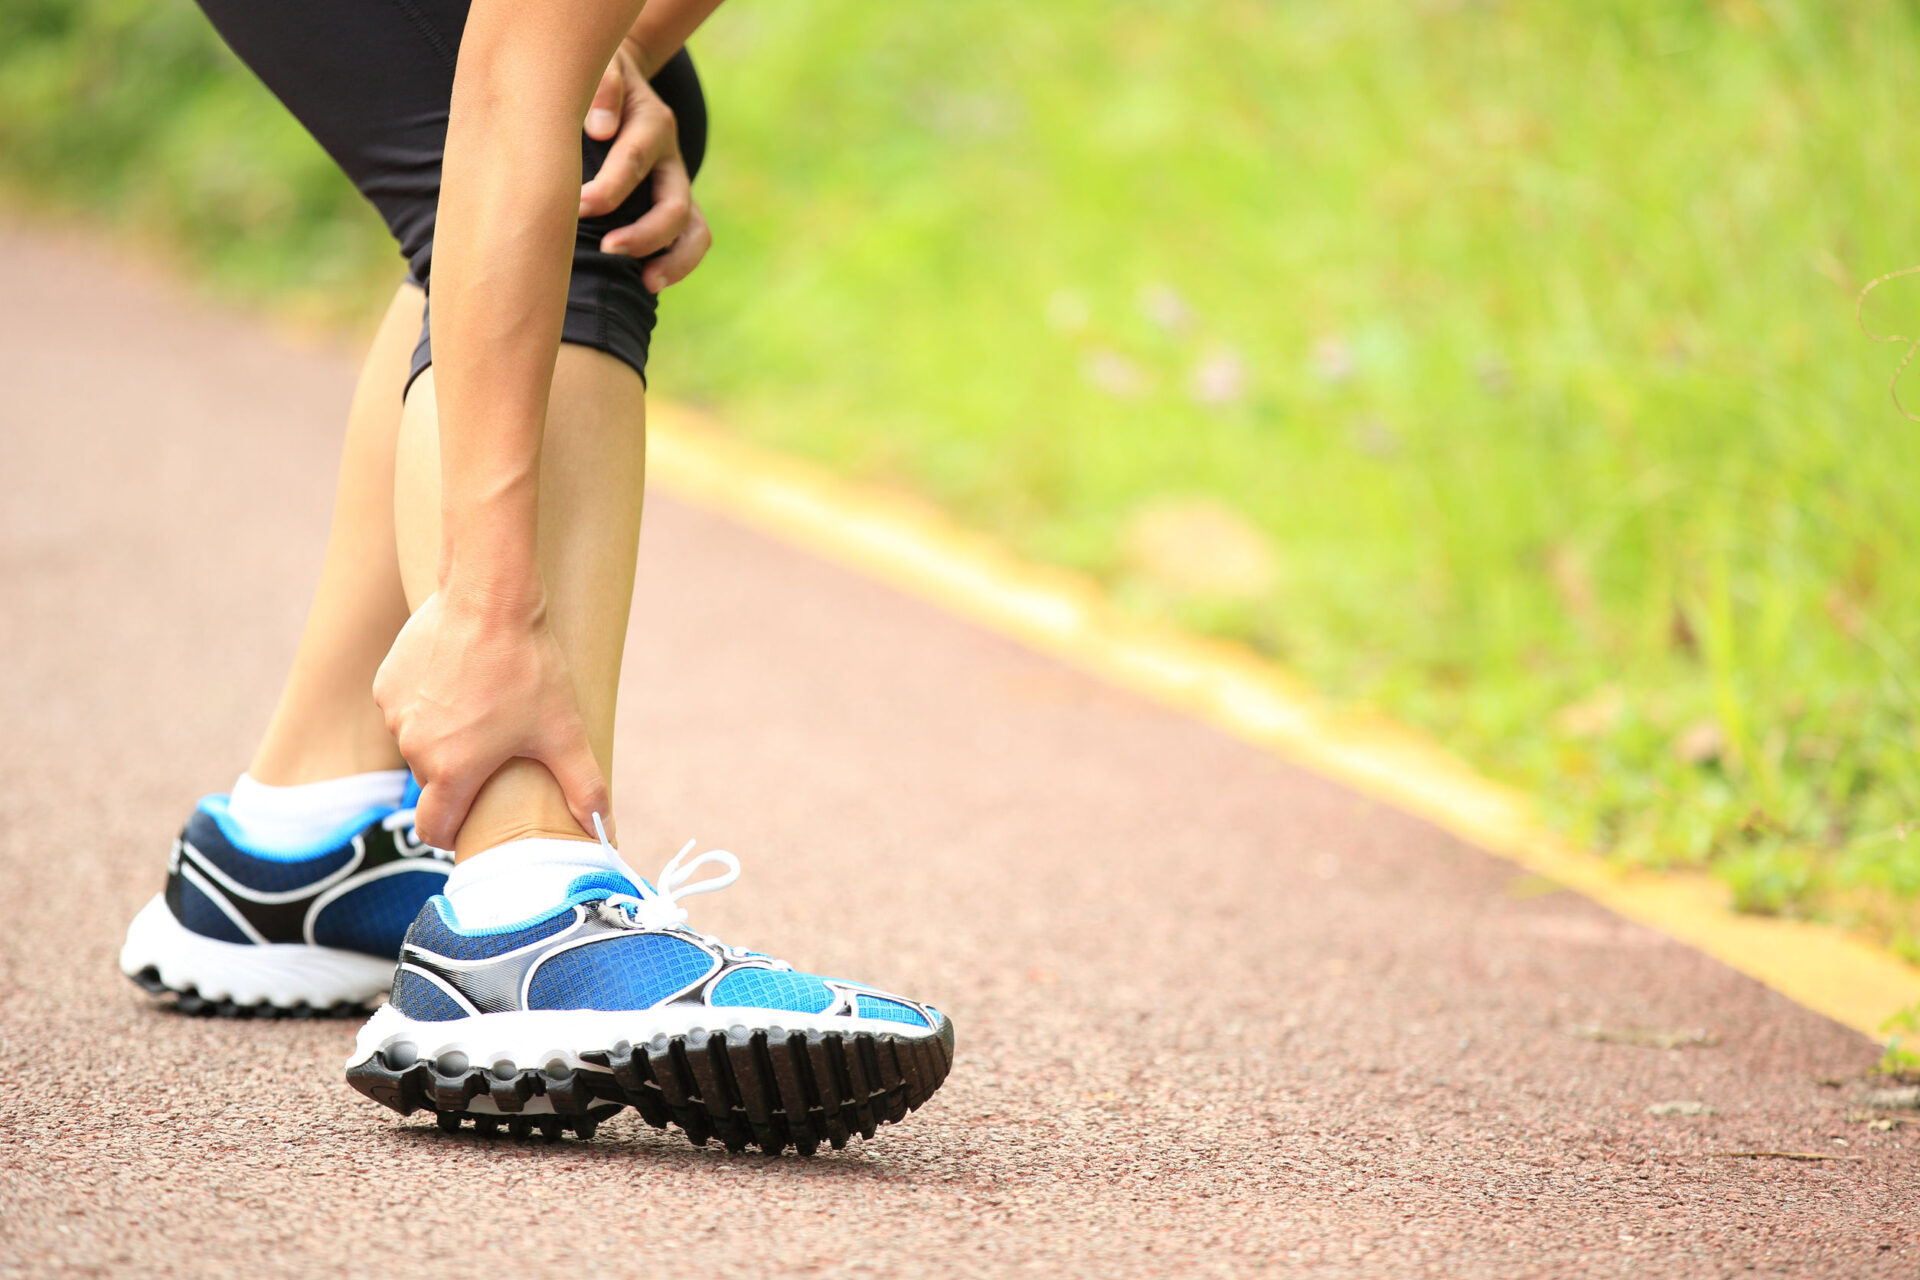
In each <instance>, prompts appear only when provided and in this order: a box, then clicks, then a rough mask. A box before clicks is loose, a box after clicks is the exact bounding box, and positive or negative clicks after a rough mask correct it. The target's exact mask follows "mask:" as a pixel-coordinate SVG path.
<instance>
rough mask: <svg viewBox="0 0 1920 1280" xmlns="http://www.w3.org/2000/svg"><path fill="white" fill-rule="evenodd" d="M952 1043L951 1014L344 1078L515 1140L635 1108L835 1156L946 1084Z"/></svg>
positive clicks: (406, 1054)
mask: <svg viewBox="0 0 1920 1280" xmlns="http://www.w3.org/2000/svg"><path fill="white" fill-rule="evenodd" d="M386 1012H387V1011H386V1010H383V1011H382V1014H383V1015H385V1014H386ZM426 1025H428V1026H431V1025H433V1024H426ZM953 1045H954V1035H953V1022H952V1020H951V1019H948V1018H945V1017H942V1018H941V1020H940V1026H939V1028H938V1029H937V1030H936V1031H934V1032H932V1033H930V1034H925V1035H918V1036H909V1035H901V1034H898V1033H895V1032H890V1031H876V1030H867V1029H852V1030H838V1031H822V1030H794V1031H789V1030H783V1029H781V1028H779V1027H771V1028H767V1029H764V1030H749V1029H747V1028H746V1027H743V1026H736V1027H734V1028H733V1029H732V1030H730V1031H708V1030H704V1029H697V1028H696V1029H694V1030H690V1031H686V1032H682V1033H679V1034H673V1035H668V1034H664V1033H663V1034H660V1035H656V1036H654V1037H653V1038H652V1039H651V1040H649V1041H647V1042H646V1043H644V1044H639V1045H635V1044H632V1043H630V1042H628V1041H624V1040H623V1041H619V1042H617V1043H616V1044H615V1045H614V1046H613V1047H612V1048H610V1049H603V1050H588V1051H585V1052H582V1053H579V1054H578V1055H577V1060H578V1062H579V1064H580V1065H579V1067H577V1068H576V1067H572V1066H569V1065H568V1064H567V1063H566V1062H565V1061H563V1060H560V1059H558V1058H556V1059H555V1060H552V1061H549V1062H548V1064H547V1065H546V1066H545V1067H539V1068H519V1069H504V1070H503V1069H501V1067H507V1066H509V1065H510V1064H501V1067H496V1068H493V1069H489V1068H485V1067H480V1066H472V1065H468V1066H465V1067H464V1069H460V1070H454V1071H451V1072H449V1071H443V1070H442V1068H443V1067H446V1066H450V1065H451V1066H456V1067H457V1066H460V1065H461V1062H460V1060H462V1059H464V1058H465V1056H466V1055H464V1054H458V1055H454V1054H442V1055H440V1057H439V1058H437V1059H435V1060H432V1061H429V1060H426V1059H421V1058H417V1057H413V1056H410V1055H411V1054H412V1053H413V1045H412V1044H411V1043H408V1044H406V1045H405V1046H404V1047H402V1046H394V1047H391V1048H387V1049H382V1050H380V1051H378V1052H373V1053H369V1054H367V1055H366V1056H365V1057H364V1058H362V1059H361V1060H360V1061H358V1062H356V1063H352V1064H350V1065H349V1066H348V1068H347V1082H348V1083H349V1084H351V1085H352V1086H353V1087H354V1088H355V1089H358V1090H359V1091H360V1092H361V1093H363V1094H365V1095H366V1096H367V1097H369V1098H371V1099H373V1100H374V1101H375V1102H378V1103H380V1104H381V1105H382V1106H385V1107H389V1108H391V1109H393V1110H394V1111H398V1112H399V1113H400V1114H401V1115H411V1114H413V1113H414V1112H415V1111H418V1110H422V1109H426V1110H431V1111H433V1112H435V1113H436V1116H437V1118H438V1120H439V1123H440V1127H441V1128H442V1129H443V1130H446V1131H448V1132H455V1131H458V1130H459V1129H460V1128H461V1127H462V1126H463V1124H464V1123H465V1122H466V1121H468V1120H471V1121H473V1124H474V1127H475V1129H477V1130H480V1131H482V1132H496V1131H498V1130H499V1128H500V1127H501V1126H502V1124H504V1125H505V1126H506V1127H507V1129H508V1131H509V1132H510V1133H512V1134H513V1135H515V1136H517V1137H524V1136H527V1135H529V1134H530V1133H532V1132H533V1131H534V1130H535V1129H536V1128H537V1129H538V1130H539V1131H540V1132H541V1133H542V1134H543V1135H545V1136H546V1137H547V1138H548V1139H549V1140H552V1139H555V1138H558V1137H559V1136H560V1134H561V1132H562V1131H564V1130H568V1129H571V1130H572V1131H573V1132H574V1133H575V1134H576V1135H577V1136H579V1137H581V1138H590V1137H592V1136H593V1132H594V1129H595V1128H596V1127H597V1126H598V1124H599V1123H600V1121H601V1120H603V1119H605V1118H606V1117H607V1116H609V1115H612V1114H614V1113H615V1112H617V1111H618V1110H619V1109H620V1108H621V1107H622V1106H629V1107H632V1108H633V1109H634V1110H635V1111H637V1112H639V1113H640V1118H641V1119H642V1120H645V1121H646V1122H647V1123H648V1124H650V1125H652V1126H653V1127H654V1128H656V1129H662V1130H664V1129H666V1128H668V1126H669V1125H673V1126H677V1127H678V1128H679V1129H680V1130H681V1132H683V1133H685V1134H686V1136H687V1137H688V1138H689V1139H691V1140H692V1142H693V1144H694V1145H695V1146H705V1145H706V1144H707V1143H708V1142H710V1141H714V1140H718V1141H719V1142H720V1143H722V1144H723V1145H724V1146H725V1147H726V1148H727V1149H728V1150H729V1151H742V1150H745V1149H746V1148H747V1147H749V1146H757V1147H759V1148H760V1150H761V1151H763V1152H765V1153H766V1154H768V1155H778V1154H779V1153H781V1152H783V1151H785V1150H786V1149H787V1148H788V1147H792V1148H793V1149H794V1150H795V1151H797V1152H798V1153H799V1154H801V1155H812V1154H813V1153H814V1152H815V1151H816V1150H818V1149H819V1147H820V1144H821V1143H823V1142H824V1143H826V1144H828V1145H829V1146H831V1147H833V1148H834V1149H835V1150H839V1149H840V1148H842V1147H844V1146H846V1145H847V1141H848V1139H850V1138H852V1137H853V1136H854V1135H856V1134H857V1135H859V1136H860V1137H862V1138H871V1137H873V1136H874V1132H875V1130H877V1129H878V1128H879V1126H881V1125H883V1124H891V1123H894V1122H896V1121H899V1120H902V1119H905V1118H906V1116H907V1114H908V1113H909V1112H911V1111H915V1110H917V1109H918V1108H919V1107H920V1106H921V1104H923V1103H925V1102H926V1100H927V1099H928V1098H930V1097H932V1096H933V1094H934V1091H935V1090H937V1089H939V1087H940V1086H941V1084H942V1083H943V1082H944V1081H945V1080H946V1078H947V1073H948V1071H949V1070H950V1069H951V1068H952V1066H953ZM396 1049H399V1050H400V1051H399V1052H398V1053H396V1052H395V1050H396ZM450 1058H451V1059H454V1061H452V1062H449V1059H450ZM396 1059H397V1060H396Z"/></svg>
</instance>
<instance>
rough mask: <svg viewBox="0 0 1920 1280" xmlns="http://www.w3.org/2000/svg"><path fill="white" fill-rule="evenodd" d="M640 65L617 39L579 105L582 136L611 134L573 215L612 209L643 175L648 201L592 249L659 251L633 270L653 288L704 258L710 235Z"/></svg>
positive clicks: (628, 45) (674, 132)
mask: <svg viewBox="0 0 1920 1280" xmlns="http://www.w3.org/2000/svg"><path fill="white" fill-rule="evenodd" d="M643 66H644V59H643V55H642V54H641V52H640V50H639V48H638V47H637V46H636V45H635V44H634V43H633V42H632V41H631V40H624V41H622V42H621V44H620V48H619V49H618V50H617V51H616V52H615V53H614V55H613V61H612V62H610V63H608V64H607V70H606V74H605V75H603V76H601V77H600V87H599V89H597V90H595V92H594V95H593V105H592V106H591V107H589V108H588V109H587V122H586V129H587V136H588V137H590V138H593V139H595V140H597V141H600V142H605V141H607V140H608V139H612V140H613V147H612V149H611V150H609V151H608V152H607V158H606V160H605V162H604V163H602V164H601V166H600V172H598V173H596V174H594V175H593V178H592V180H591V181H589V182H587V183H585V184H584V185H582V186H581V188H580V216H581V217H583V218H591V217H598V216H600V215H602V214H608V213H612V212H613V211H614V210H615V209H617V208H619V207H620V202H621V201H623V200H625V199H626V198H627V197H628V196H629V195H631V194H632V193H633V191H634V189H635V188H636V187H638V186H639V185H640V183H641V181H642V180H643V179H645V178H647V177H649V176H651V177H652V179H653V207H652V208H650V209H648V210H647V211H646V213H644V214H643V215H641V217H640V220H639V221H638V222H635V223H633V224H632V225H631V226H625V227H621V228H619V229H618V230H615V231H610V232H608V233H607V235H606V236H605V237H604V238H603V239H602V240H601V241H600V250H601V252H602V253H617V254H622V255H625V256H627V257H630V258H646V257H649V256H650V255H653V254H656V253H657V254H659V256H658V257H656V258H653V259H652V261H650V262H648V263H647V265H646V267H645V268H644V269H643V270H642V271H641V273H640V281H641V283H642V284H644V285H646V287H647V288H648V289H649V290H650V291H651V292H654V293H659V292H660V291H661V290H663V289H665V288H666V287H667V286H668V285H672V284H678V283H679V282H680V281H682V280H684V279H686V278H687V276H689V275H690V274H692V272H693V269H694V268H695V267H697V266H699V265H700V259H702V258H704V257H706V256H707V250H708V248H710V247H711V246H712V244H713V233H712V232H711V231H709V230H708V228H707V220H706V218H705V217H703V216H702V215H701V213H700V206H699V205H698V204H696V203H695V202H694V199H693V183H692V180H691V179H690V178H689V177H688V176H687V165H686V161H684V160H683V159H681V157H680V133H679V130H678V129H677V127H676V126H675V124H674V119H673V111H672V109H671V108H669V107H668V106H667V104H666V103H664V102H662V101H661V100H660V97H659V95H658V94H656V93H654V91H653V86H652V85H650V84H648V83H647V76H646V72H645V71H644V70H643ZM662 250H664V252H662Z"/></svg>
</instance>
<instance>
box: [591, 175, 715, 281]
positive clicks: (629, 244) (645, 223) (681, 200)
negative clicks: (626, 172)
mask: <svg viewBox="0 0 1920 1280" xmlns="http://www.w3.org/2000/svg"><path fill="white" fill-rule="evenodd" d="M692 216H693V183H692V182H691V181H690V180H689V179H688V177H687V166H686V164H685V163H684V162H683V161H682V160H681V159H680V157H679V156H668V157H666V158H665V159H663V160H662V161H660V163H659V164H658V165H657V166H655V168H654V170H653V207H652V208H650V209H648V210H647V211H646V212H645V213H643V214H641V215H640V220H639V221H638V222H635V223H633V224H632V225H631V226H625V227H621V228H619V229H618V230H617V231H610V232H608V233H607V234H606V236H605V237H604V238H602V239H601V241H600V252H602V253H618V254H622V255H624V256H626V257H629V258H644V257H646V256H647V255H648V254H650V253H658V252H659V251H660V250H662V249H664V248H666V247H667V246H668V245H670V244H672V243H673V242H674V241H675V240H677V239H679V238H680V235H681V233H682V232H684V231H685V230H686V229H687V220H688V219H689V218H691V217H692Z"/></svg>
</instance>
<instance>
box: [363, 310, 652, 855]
mask: <svg viewBox="0 0 1920 1280" xmlns="http://www.w3.org/2000/svg"><path fill="white" fill-rule="evenodd" d="M395 472H396V483H395V488H394V504H395V520H394V522H395V527H396V529H397V531H398V537H399V550H400V569H401V576H402V578H403V580H404V581H405V583H406V593H407V602H408V604H409V605H411V606H413V607H416V608H417V607H418V606H419V604H420V602H421V601H423V600H425V599H426V598H427V596H428V595H429V594H431V593H432V591H433V588H434V578H435V570H436V567H437V565H438V563H439V555H440V443H439V424H438V416H437V406H436V402H435V399H434V388H433V370H432V369H431V368H428V369H427V371H426V372H424V373H422V374H421V375H420V376H419V378H417V379H416V380H415V381H414V384H413V386H412V388H411V389H410V390H409V392H408V394H407V404H406V410H405V412H404V414H403V415H402V419H401V427H400V445H399V456H398V461H397V463H396V467H395ZM645 480H646V403H645V388H644V386H643V385H642V383H641V381H640V375H639V374H638V373H636V372H635V371H634V370H633V368H632V367H631V366H629V365H627V364H626V363H624V362H622V361H620V360H618V359H616V358H614V357H613V356H611V355H608V354H607V353H606V352H603V351H597V350H593V349H591V348H588V347H583V346H576V345H573V344H571V343H566V344H562V346H561V347H560V352H559V357H558V359H557V360H556V361H555V364H554V371H553V391H552V395H551V397H550V398H549V401H548V408H547V428H546V436H545V439H544V441H543V443H542V445H541V453H540V529H539V535H538V536H539V557H540V569H541V574H542V576H543V578H544V579H545V583H546V592H547V613H548V618H549V620H550V624H551V626H552V628H553V634H554V636H555V638H556V639H558V640H559V642H560V646H561V648H562V649H563V650H564V651H565V652H566V656H567V664H568V667H569V668H570V670H571V671H572V674H573V682H574V687H575V689H576V690H577V691H578V694H579V698H580V710H581V713H582V715H583V716H584V717H585V719H586V722H587V733H588V737H589V739H590V740H591V742H592V744H593V750H594V754H595V755H596V756H597V757H599V761H600V767H601V768H602V769H603V770H607V771H609V776H611V767H612V762H613V716H614V704H615V700H616V697H617V694H618V691H619V684H620V658H621V654H622V652H623V651H624V650H625V647H626V636H627V613H628V610H629V608H630V607H631V605H632V601H633V576H634V567H635V562H636V559H637V557H638V555H639V542H640V505H641V498H642V494H643V490H644V486H645ZM541 837H546V838H557V839H573V840H591V839H593V836H592V834H591V833H588V832H583V831H581V830H580V827H579V824H578V823H576V822H575V821H574V820H573V815H572V814H571V813H570V812H569V811H568V809H567V805H566V800H565V798H564V797H563V796H562V795H561V793H560V787H559V784H558V783H556V782H555V781H554V780H553V775H552V774H550V773H548V772H547V770H546V767H545V766H544V765H541V764H538V763H535V762H533V761H530V760H514V761H509V762H508V763H507V764H506V765H505V766H504V767H503V768H501V770H500V771H499V772H498V773H496V774H495V775H494V776H493V778H492V780H491V781H489V782H488V783H487V785H486V786H485V787H483V788H482V789H481V791H480V794H479V796H478V798H476V799H475V801H474V805H473V808H472V810H471V811H470V812H469V813H468V815H467V821H466V825H465V826H463V827H462V828H461V829H460V836H459V839H458V841H457V843H456V845H455V853H456V855H457V856H458V857H459V858H461V859H465V858H468V857H471V856H472V855H473V854H476V853H479V852H482V851H483V850H487V849H492V848H494V847H496V846H498V845H502V844H506V843H508V842H509V841H513V840H523V839H529V838H541Z"/></svg>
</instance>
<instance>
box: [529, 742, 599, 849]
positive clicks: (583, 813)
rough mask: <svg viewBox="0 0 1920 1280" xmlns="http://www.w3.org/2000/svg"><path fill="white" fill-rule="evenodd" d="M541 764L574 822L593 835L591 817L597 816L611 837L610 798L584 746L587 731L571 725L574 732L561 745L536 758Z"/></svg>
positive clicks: (590, 751) (597, 768) (592, 755)
mask: <svg viewBox="0 0 1920 1280" xmlns="http://www.w3.org/2000/svg"><path fill="white" fill-rule="evenodd" d="M538 759H539V761H540V763H541V764H544V765H545V766H547V771H548V772H549V773H551V774H552V775H553V780H554V781H555V782H558V783H559V784H560V792H561V794H562V795H564V796H566V798H567V808H568V810H570V811H571V812H572V814H573V820H574V821H575V822H577V823H579V824H580V829H581V830H582V831H584V832H586V833H587V834H588V835H592V834H593V815H594V814H596V813H597V814H599V815H600V820H601V821H602V822H603V823H605V824H606V828H607V837H608V838H609V839H611V838H612V837H613V796H612V793H611V792H609V791H608V789H607V778H606V775H605V774H604V773H602V772H600V761H599V760H597V759H596V758H595V757H594V754H593V748H592V747H590V746H588V745H587V734H586V729H585V728H584V727H583V726H581V725H580V723H579V722H578V721H575V722H574V731H573V732H572V733H571V734H570V735H569V737H568V741H567V742H566V743H564V744H557V745H555V746H553V747H551V748H549V749H548V750H547V751H546V752H544V753H542V754H541V755H540V756H539V757H538Z"/></svg>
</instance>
